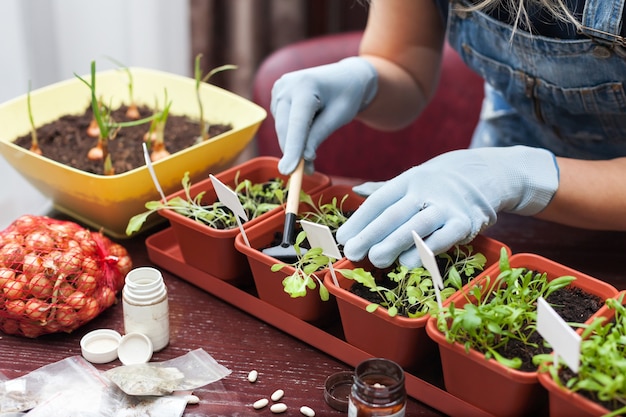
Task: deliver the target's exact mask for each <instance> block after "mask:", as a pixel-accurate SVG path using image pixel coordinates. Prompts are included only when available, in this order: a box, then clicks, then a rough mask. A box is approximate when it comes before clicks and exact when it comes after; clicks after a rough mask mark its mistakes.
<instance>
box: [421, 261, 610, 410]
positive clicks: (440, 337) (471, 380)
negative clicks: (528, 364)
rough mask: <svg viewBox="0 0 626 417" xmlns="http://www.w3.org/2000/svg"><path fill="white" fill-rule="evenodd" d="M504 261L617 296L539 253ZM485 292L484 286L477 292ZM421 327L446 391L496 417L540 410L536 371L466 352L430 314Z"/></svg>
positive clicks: (542, 395) (460, 297)
mask: <svg viewBox="0 0 626 417" xmlns="http://www.w3.org/2000/svg"><path fill="white" fill-rule="evenodd" d="M509 263H510V265H511V267H512V268H527V269H529V270H533V271H536V272H545V273H546V274H547V277H548V280H552V279H555V278H558V277H561V276H564V275H572V276H575V277H576V280H575V281H573V282H572V284H570V285H572V286H574V287H578V288H580V289H582V290H583V291H585V292H587V293H589V294H594V295H596V296H598V297H600V298H602V299H606V298H609V297H613V296H615V295H616V294H617V289H616V288H615V287H613V286H612V285H610V284H608V283H606V282H604V281H601V280H599V279H596V278H593V277H591V276H589V275H586V274H583V273H582V272H579V271H576V270H574V269H572V268H569V267H567V266H565V265H562V264H559V263H557V262H554V261H552V260H550V259H547V258H544V257H542V256H539V255H535V254H528V253H520V254H515V255H512V256H511V257H510V258H509ZM499 272H500V269H499V265H497V264H496V265H492V266H491V267H490V268H488V270H486V271H485V273H484V274H483V276H482V278H481V279H485V277H487V276H489V277H492V278H495V277H496V276H498V274H499ZM487 290H488V289H487V288H486V286H485V288H483V291H487ZM468 298H469V299H470V300H473V297H470V296H468V294H467V293H466V292H464V291H459V292H457V293H455V294H454V295H452V296H451V297H450V298H449V299H448V300H449V302H450V303H453V304H454V306H455V307H456V308H462V307H463V306H464V305H465V304H467V303H468V302H469V301H468ZM426 331H427V333H428V336H430V337H431V338H432V339H433V340H434V341H435V342H436V343H437V344H438V345H439V353H440V357H441V366H442V369H443V378H444V385H445V387H446V390H447V391H448V392H450V393H451V394H452V395H454V396H456V397H458V398H460V399H462V400H464V401H466V402H468V403H470V404H473V405H475V406H477V407H479V408H482V409H484V410H486V411H488V412H489V413H492V414H493V415H496V416H528V415H542V413H545V411H546V408H547V401H548V396H547V392H546V390H545V389H543V387H542V386H541V384H540V383H539V379H538V372H536V371H532V372H524V371H519V370H516V369H512V368H509V367H506V366H504V365H502V364H500V363H498V362H497V361H496V360H495V359H489V360H487V359H485V355H484V354H483V353H481V352H478V351H476V350H474V349H470V350H469V351H468V352H466V350H465V347H464V346H463V345H462V344H460V343H458V342H454V343H449V342H448V341H446V339H445V336H444V334H443V333H441V332H440V331H439V330H438V329H437V319H436V317H431V318H430V319H429V320H428V324H427V326H426ZM574 415H577V414H574Z"/></svg>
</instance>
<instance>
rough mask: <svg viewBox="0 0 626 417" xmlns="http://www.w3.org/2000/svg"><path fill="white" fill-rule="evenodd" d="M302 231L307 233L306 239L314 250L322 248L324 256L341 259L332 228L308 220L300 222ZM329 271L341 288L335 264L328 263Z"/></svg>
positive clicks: (334, 281)
mask: <svg viewBox="0 0 626 417" xmlns="http://www.w3.org/2000/svg"><path fill="white" fill-rule="evenodd" d="M300 224H301V225H302V229H304V231H305V232H306V238H307V239H308V241H309V244H310V245H311V247H312V248H322V254H323V255H325V256H328V257H329V258H334V259H341V257H342V256H341V252H340V251H339V248H338V247H337V242H335V238H334V237H333V233H332V232H331V231H330V228H329V227H328V226H326V225H324V224H318V223H313V222H310V221H308V220H300ZM328 269H329V270H330V274H331V276H332V277H333V283H334V284H335V285H337V286H339V282H338V281H337V276H336V275H335V270H334V269H333V263H332V262H330V261H329V262H328Z"/></svg>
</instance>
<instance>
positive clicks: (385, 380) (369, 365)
mask: <svg viewBox="0 0 626 417" xmlns="http://www.w3.org/2000/svg"><path fill="white" fill-rule="evenodd" d="M406 398H407V397H406V388H405V386H404V370H403V369H402V367H400V365H398V364H397V363H395V362H393V361H390V360H389V359H383V358H374V359H367V360H365V361H363V362H361V363H360V364H359V365H357V367H356V369H355V371H354V382H353V384H352V389H351V391H350V397H349V405H348V417H374V416H377V417H378V416H386V417H403V416H404V413H405V410H406Z"/></svg>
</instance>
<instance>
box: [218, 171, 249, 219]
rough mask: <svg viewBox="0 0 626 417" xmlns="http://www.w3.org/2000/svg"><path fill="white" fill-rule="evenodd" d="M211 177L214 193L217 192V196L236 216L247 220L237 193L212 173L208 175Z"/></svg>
mask: <svg viewBox="0 0 626 417" xmlns="http://www.w3.org/2000/svg"><path fill="white" fill-rule="evenodd" d="M209 178H211V183H212V184H213V188H215V193H216V194H217V198H218V199H219V200H220V201H221V202H222V203H223V204H224V205H225V206H226V207H228V208H229V209H231V210H232V212H233V213H235V215H236V216H238V217H240V218H242V219H244V221H248V216H247V215H246V211H245V210H244V209H243V206H242V205H241V201H239V197H237V193H236V192H234V191H233V190H231V189H230V188H229V187H228V186H226V185H225V184H224V183H223V182H222V181H220V180H218V179H217V178H215V176H214V175H213V174H210V175H209Z"/></svg>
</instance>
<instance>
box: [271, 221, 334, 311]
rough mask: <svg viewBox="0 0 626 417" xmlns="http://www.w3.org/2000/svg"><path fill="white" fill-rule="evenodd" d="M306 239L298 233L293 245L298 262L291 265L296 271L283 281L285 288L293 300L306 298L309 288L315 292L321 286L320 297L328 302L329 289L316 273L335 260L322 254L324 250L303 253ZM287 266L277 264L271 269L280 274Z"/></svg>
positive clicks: (312, 249)
mask: <svg viewBox="0 0 626 417" xmlns="http://www.w3.org/2000/svg"><path fill="white" fill-rule="evenodd" d="M305 239H306V233H305V232H304V231H302V232H300V233H298V235H297V236H296V241H295V243H294V245H293V247H294V249H295V251H296V255H297V257H298V260H297V261H296V262H295V263H293V264H291V266H293V268H294V269H295V271H294V272H293V274H291V275H289V276H287V277H285V279H283V288H284V290H285V292H286V293H287V294H289V295H290V296H291V298H297V297H304V296H306V294H307V288H308V289H310V290H314V289H315V288H316V287H317V286H319V295H320V298H321V299H322V301H328V299H329V297H330V296H329V293H328V289H327V288H326V286H325V285H324V283H323V280H322V279H320V278H319V277H318V276H317V275H315V272H317V271H320V270H323V269H324V268H326V267H327V266H328V264H329V263H330V262H334V261H335V259H331V258H329V257H328V256H326V255H324V254H322V248H311V249H309V250H307V251H306V252H304V253H302V249H301V247H300V245H301V244H302V242H304V240H305ZM286 266H287V264H284V263H276V264H273V265H272V267H271V270H272V272H278V271H280V270H281V269H283V268H284V267H286Z"/></svg>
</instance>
